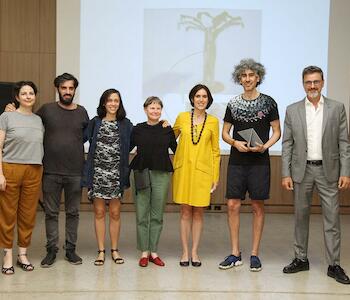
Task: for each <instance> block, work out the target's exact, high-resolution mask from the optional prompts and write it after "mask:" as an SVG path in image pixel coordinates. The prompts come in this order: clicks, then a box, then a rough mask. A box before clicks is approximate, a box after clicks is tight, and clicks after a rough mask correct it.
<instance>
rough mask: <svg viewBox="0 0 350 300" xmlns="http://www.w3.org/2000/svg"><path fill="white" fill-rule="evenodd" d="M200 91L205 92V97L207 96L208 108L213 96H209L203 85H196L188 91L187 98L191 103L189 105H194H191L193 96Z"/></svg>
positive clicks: (208, 91) (207, 89) (209, 93)
mask: <svg viewBox="0 0 350 300" xmlns="http://www.w3.org/2000/svg"><path fill="white" fill-rule="evenodd" d="M201 89H204V90H205V91H206V92H207V95H208V104H207V107H206V108H209V107H210V106H211V105H212V103H213V101H214V99H213V96H212V95H211V92H210V90H209V88H208V87H207V86H206V85H204V84H196V85H195V86H194V87H193V88H192V89H191V91H190V93H189V95H188V98H189V99H190V102H191V105H192V106H193V107H194V104H193V99H194V96H195V95H196V94H197V92H198V91H199V90H201Z"/></svg>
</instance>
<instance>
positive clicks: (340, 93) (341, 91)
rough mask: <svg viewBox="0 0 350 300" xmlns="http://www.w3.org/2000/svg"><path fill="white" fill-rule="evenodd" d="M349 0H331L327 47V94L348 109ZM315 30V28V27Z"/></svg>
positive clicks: (349, 71) (349, 80)
mask: <svg viewBox="0 0 350 300" xmlns="http://www.w3.org/2000/svg"><path fill="white" fill-rule="evenodd" d="M349 16H350V1H349V0H332V2H331V9H330V24H329V25H330V30H329V33H330V34H329V48H328V96H329V97H330V98H333V99H335V100H338V101H341V102H343V103H344V105H345V107H346V109H347V115H348V119H349V109H350V32H349V30H350V17H349ZM315 30H316V29H315Z"/></svg>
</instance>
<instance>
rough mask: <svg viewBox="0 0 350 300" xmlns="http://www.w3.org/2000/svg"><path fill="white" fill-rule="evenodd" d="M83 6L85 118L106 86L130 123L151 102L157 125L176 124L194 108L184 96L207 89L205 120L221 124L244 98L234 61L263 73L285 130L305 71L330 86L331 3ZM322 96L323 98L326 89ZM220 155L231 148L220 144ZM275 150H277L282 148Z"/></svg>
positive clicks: (148, 0) (108, 0)
mask: <svg viewBox="0 0 350 300" xmlns="http://www.w3.org/2000/svg"><path fill="white" fill-rule="evenodd" d="M80 4H81V15H80V16H81V20H80V26H81V35H80V62H79V63H80V74H79V79H80V85H79V92H80V95H78V96H79V97H77V99H78V98H79V100H80V103H81V104H82V105H84V106H85V108H86V109H87V110H88V112H89V115H90V117H93V116H94V115H95V114H96V105H97V102H98V99H99V97H100V96H101V94H102V92H103V91H104V90H106V89H108V88H111V87H113V88H116V89H118V90H119V91H120V92H121V95H122V98H123V101H124V103H125V109H126V111H127V115H128V118H130V120H132V122H133V123H134V124H136V123H138V122H143V121H144V120H145V114H144V111H143V103H144V101H145V99H146V98H147V97H149V96H158V97H160V98H161V99H162V101H163V103H164V109H163V113H162V118H163V119H166V120H168V121H169V122H170V123H171V124H174V122H175V119H176V116H177V115H178V114H179V113H180V112H182V111H189V109H190V108H191V107H190V103H189V100H188V93H189V91H190V89H191V88H192V87H193V86H194V85H195V84H197V83H204V84H206V85H207V86H208V87H209V88H210V90H211V92H212V94H213V97H214V103H213V105H212V106H211V107H210V109H209V110H208V113H210V114H213V115H215V116H216V117H218V118H219V120H220V122H221V124H222V119H223V116H224V114H225V109H226V105H227V103H228V102H229V100H230V99H232V97H233V96H234V95H237V94H241V93H242V92H243V89H242V87H241V86H240V85H238V84H235V83H234V82H233V81H232V79H231V73H232V71H233V68H234V66H235V65H236V64H238V63H239V62H240V60H241V59H243V58H253V59H254V60H256V61H258V62H261V63H262V64H263V65H264V67H265V68H266V77H265V80H264V82H263V83H262V84H261V85H259V88H258V89H259V91H260V92H261V93H265V94H268V95H270V96H271V97H272V98H273V99H274V100H275V101H276V102H277V103H278V109H279V112H280V118H281V124H283V118H284V114H285V110H286V107H287V106H288V105H289V104H290V103H292V102H295V101H297V100H301V99H302V98H303V97H304V96H305V92H304V89H303V86H302V84H301V80H300V78H301V71H302V70H303V68H304V67H306V66H308V65H317V66H320V67H321V68H322V69H323V71H324V72H325V78H328V77H327V69H328V34H329V9H330V1H329V0H322V1H320V0H308V1H305V0H294V1H292V2H291V1H290V0H278V1H261V0H249V1H247V0H234V1H232V0H230V1H229V0H215V1H199V0H177V1H161V0H144V1H122V0H100V1H96V0H84V1H80ZM204 5H205V7H203V6H204ZM92 20H93V22H92ZM69 47H70V45H69V44H68V45H67V46H66V47H65V48H69ZM72 50H73V49H72ZM66 70H67V69H65V71H66ZM323 92H324V94H325V95H327V86H325V88H324V89H323ZM220 140H221V139H220ZM220 147H221V150H223V151H228V150H229V149H230V147H229V145H228V144H226V143H224V142H223V141H222V140H221V144H220ZM272 150H276V151H280V150H281V143H280V142H279V143H276V144H275V145H274V146H273V149H272Z"/></svg>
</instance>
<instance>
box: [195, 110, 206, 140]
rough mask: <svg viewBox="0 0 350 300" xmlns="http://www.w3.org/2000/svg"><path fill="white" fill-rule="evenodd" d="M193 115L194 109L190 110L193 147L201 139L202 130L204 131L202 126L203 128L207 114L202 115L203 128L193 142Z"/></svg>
mask: <svg viewBox="0 0 350 300" xmlns="http://www.w3.org/2000/svg"><path fill="white" fill-rule="evenodd" d="M193 114H194V109H192V111H191V138H192V144H193V145H197V144H198V143H199V141H200V139H201V137H202V133H203V130H204V126H205V122H206V121H207V112H205V115H204V122H203V126H202V129H201V131H200V132H199V136H198V139H197V141H194V137H193V127H194V126H193Z"/></svg>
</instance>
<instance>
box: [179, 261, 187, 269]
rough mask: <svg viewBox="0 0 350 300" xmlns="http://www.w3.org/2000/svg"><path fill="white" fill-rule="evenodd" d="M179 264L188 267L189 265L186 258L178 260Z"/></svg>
mask: <svg viewBox="0 0 350 300" xmlns="http://www.w3.org/2000/svg"><path fill="white" fill-rule="evenodd" d="M179 264H180V266H181V267H188V266H189V265H190V262H189V261H188V260H186V261H180V263H179Z"/></svg>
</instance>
